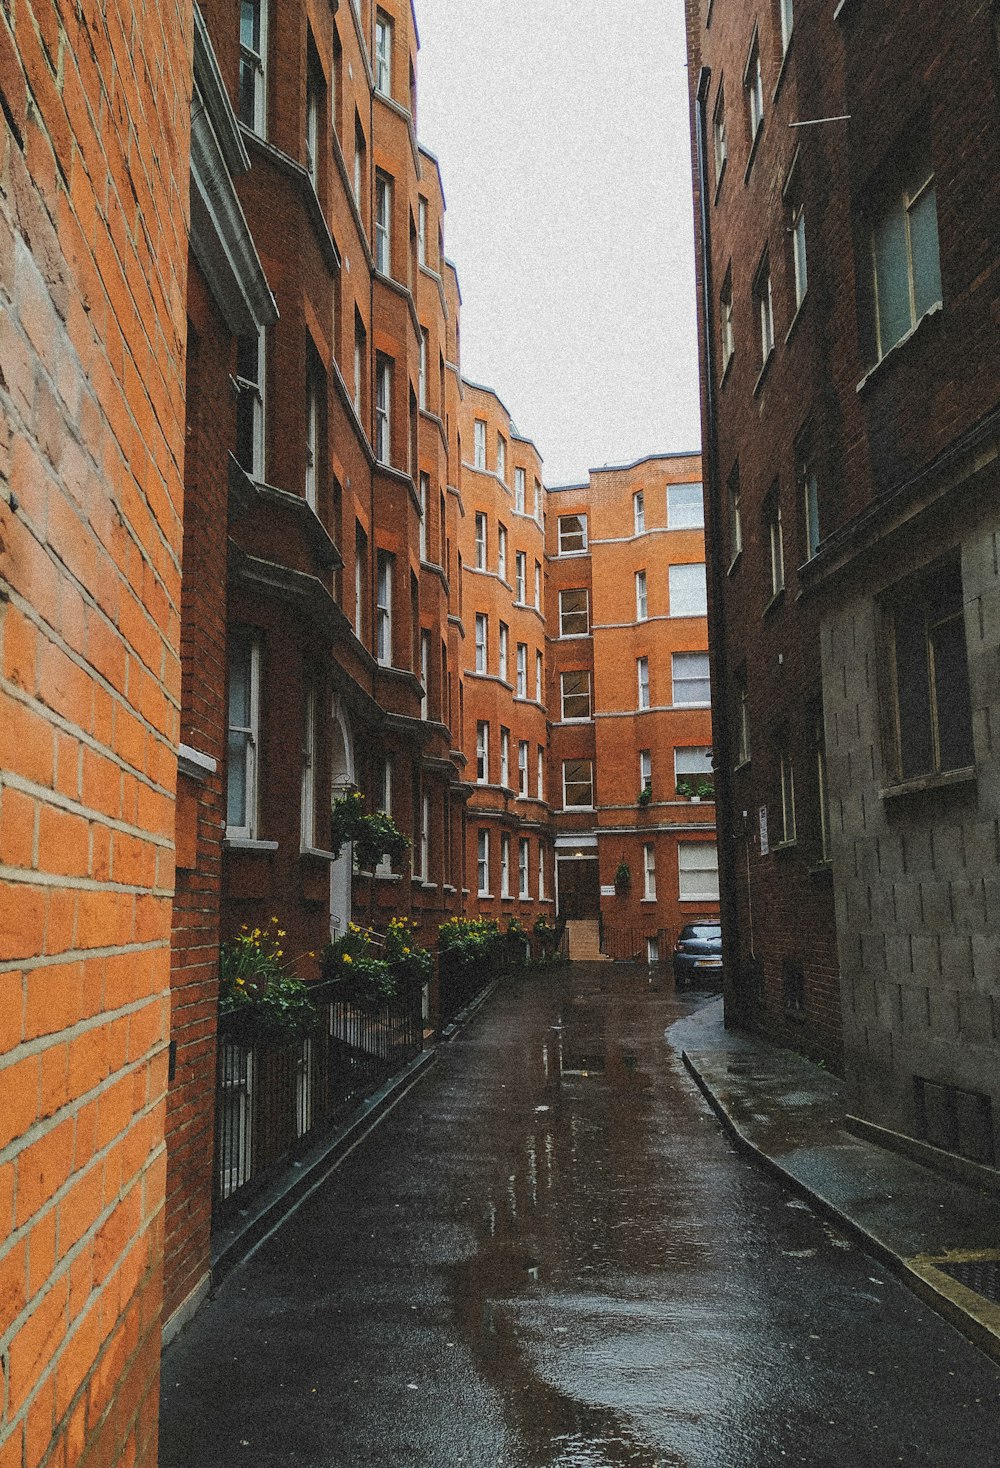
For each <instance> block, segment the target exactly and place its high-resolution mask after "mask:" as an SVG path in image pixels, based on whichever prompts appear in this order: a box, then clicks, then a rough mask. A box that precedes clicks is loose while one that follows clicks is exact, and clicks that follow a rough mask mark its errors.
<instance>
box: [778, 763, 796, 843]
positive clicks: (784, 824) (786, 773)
mask: <svg viewBox="0 0 1000 1468" xmlns="http://www.w3.org/2000/svg"><path fill="white" fill-rule="evenodd" d="M778 763H779V767H780V772H781V844H782V845H783V846H790V845H791V844H792V842H793V841H794V840H795V769H794V767H793V765H792V757H791V755H790V754H789V752H788V750H787V749H782V750H781V752H780V756H779V761H778Z"/></svg>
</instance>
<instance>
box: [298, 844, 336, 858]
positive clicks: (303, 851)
mask: <svg viewBox="0 0 1000 1468" xmlns="http://www.w3.org/2000/svg"><path fill="white" fill-rule="evenodd" d="M299 856H303V857H306V858H307V859H308V860H312V861H329V862H334V861H337V860H338V859H339V858H338V857H336V856H334V854H333V852H332V851H324V850H323V849H322V847H319V846H300V847H299Z"/></svg>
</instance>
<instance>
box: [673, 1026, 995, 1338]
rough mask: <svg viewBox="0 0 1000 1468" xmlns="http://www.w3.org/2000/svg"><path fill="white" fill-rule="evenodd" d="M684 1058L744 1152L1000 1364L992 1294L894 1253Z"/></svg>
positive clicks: (925, 1260)
mask: <svg viewBox="0 0 1000 1468" xmlns="http://www.w3.org/2000/svg"><path fill="white" fill-rule="evenodd" d="M681 1060H682V1061H683V1063H684V1067H685V1069H686V1070H687V1072H688V1074H689V1075H690V1076H691V1078H692V1080H693V1081H694V1083H695V1085H696V1086H697V1087H698V1090H699V1091H700V1092H701V1094H702V1095H703V1096H704V1098H705V1100H706V1101H707V1102H708V1104H709V1106H710V1107H711V1109H712V1111H713V1112H714V1113H715V1115H716V1116H717V1117H718V1119H719V1121H720V1122H721V1124H722V1128H723V1130H724V1131H725V1132H726V1133H727V1135H728V1136H729V1137H730V1138H731V1139H732V1141H733V1142H734V1143H735V1144H736V1147H737V1149H738V1150H739V1151H740V1152H742V1153H744V1154H745V1155H747V1156H749V1157H752V1158H754V1160H755V1161H756V1162H757V1163H759V1164H761V1165H762V1166H763V1167H764V1168H765V1170H766V1171H768V1172H770V1173H771V1174H772V1176H774V1177H776V1178H778V1179H779V1180H780V1181H781V1182H782V1183H783V1184H784V1186H785V1187H787V1188H789V1189H791V1191H792V1192H794V1193H797V1194H798V1195H799V1196H800V1197H801V1198H804V1199H806V1200H807V1201H808V1202H809V1204H810V1205H811V1206H812V1207H813V1208H814V1209H815V1211H816V1212H817V1213H819V1214H821V1215H823V1216H824V1217H826V1218H827V1219H829V1220H830V1221H831V1222H833V1223H836V1224H837V1226H838V1227H839V1228H841V1229H843V1231H844V1232H845V1233H847V1234H850V1235H851V1237H852V1238H853V1239H854V1240H855V1242H856V1243H858V1244H860V1245H861V1247H862V1248H863V1249H864V1250H865V1252H866V1253H867V1254H870V1255H872V1256H873V1257H874V1258H876V1259H878V1261H879V1262H880V1263H881V1264H883V1265H885V1267H886V1268H887V1269H889V1270H891V1272H892V1273H893V1274H894V1275H895V1276H896V1278H897V1279H898V1280H899V1281H900V1282H901V1283H902V1284H904V1285H905V1286H906V1288H907V1289H908V1290H910V1292H911V1293H912V1294H914V1295H916V1296H917V1298H918V1299H919V1300H922V1301H923V1303H924V1304H925V1305H929V1306H930V1308H931V1309H932V1310H933V1311H934V1312H935V1313H936V1314H937V1315H940V1316H941V1318H942V1319H943V1320H945V1321H947V1322H948V1324H949V1325H951V1326H953V1327H954V1329H955V1330H957V1331H958V1332H959V1333H960V1334H961V1335H963V1336H965V1338H966V1340H968V1341H970V1342H971V1343H972V1345H974V1346H977V1347H978V1348H979V1350H981V1351H982V1352H983V1353H984V1355H987V1356H989V1357H990V1359H991V1360H993V1361H994V1362H996V1363H997V1365H1000V1311H998V1310H997V1307H996V1306H995V1305H991V1304H990V1302H989V1301H988V1300H986V1299H984V1298H982V1297H981V1296H978V1295H976V1294H974V1292H973V1291H972V1290H968V1289H966V1288H965V1287H964V1286H963V1285H960V1284H959V1283H958V1281H957V1280H952V1279H950V1278H949V1277H948V1275H946V1274H943V1273H942V1272H941V1270H940V1269H937V1268H935V1265H934V1262H933V1261H932V1260H930V1259H928V1258H926V1257H920V1258H914V1259H906V1258H904V1257H903V1256H902V1255H901V1254H897V1253H895V1251H894V1250H893V1249H890V1248H889V1246H888V1244H885V1243H883V1242H882V1240H881V1239H880V1238H878V1237H877V1236H876V1235H875V1234H873V1233H870V1232H869V1231H868V1229H866V1228H865V1227H864V1226H863V1225H862V1224H860V1223H858V1222H857V1220H856V1219H854V1218H851V1216H850V1215H849V1214H847V1213H845V1212H844V1211H843V1210H842V1209H841V1208H838V1207H837V1205H836V1204H835V1203H831V1202H830V1200H829V1199H828V1198H824V1197H823V1195H822V1194H821V1193H817V1192H816V1191H815V1189H813V1188H811V1187H810V1186H809V1184H808V1183H804V1182H803V1181H802V1180H801V1179H800V1178H797V1177H796V1176H795V1175H794V1173H791V1172H789V1171H788V1170H787V1168H784V1167H782V1165H781V1163H780V1162H779V1161H778V1160H777V1159H776V1158H774V1157H771V1156H769V1155H768V1154H767V1153H766V1152H764V1151H762V1150H761V1149H760V1148H759V1147H758V1146H757V1145H756V1144H755V1143H754V1142H752V1141H751V1140H750V1138H749V1137H748V1136H747V1134H746V1133H745V1132H744V1131H743V1130H742V1129H741V1128H740V1126H739V1125H738V1124H737V1123H736V1122H735V1121H734V1120H733V1118H732V1116H731V1115H730V1114H729V1112H728V1111H727V1110H726V1107H725V1105H724V1104H723V1102H722V1101H720V1099H719V1097H718V1096H717V1095H716V1094H715V1092H714V1091H713V1090H712V1088H711V1087H710V1086H709V1084H708V1082H707V1081H706V1080H705V1078H704V1076H703V1075H702V1074H701V1072H700V1071H699V1070H698V1068H697V1066H696V1065H695V1063H694V1061H693V1060H692V1059H691V1056H690V1055H689V1054H688V1052H687V1051H686V1050H682V1051H681ZM873 1145H874V1144H873ZM941 1262H944V1261H941ZM939 1281H940V1282H939ZM980 1300H981V1301H982V1304H981V1305H980V1304H979V1301H980Z"/></svg>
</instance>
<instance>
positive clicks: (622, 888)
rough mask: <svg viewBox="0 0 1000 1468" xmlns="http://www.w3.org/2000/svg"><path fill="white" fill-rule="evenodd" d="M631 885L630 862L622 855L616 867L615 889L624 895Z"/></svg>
mask: <svg viewBox="0 0 1000 1468" xmlns="http://www.w3.org/2000/svg"><path fill="white" fill-rule="evenodd" d="M631 886H632V872H631V869H630V868H629V864H628V862H627V861H626V860H625V858H624V857H622V858H621V860H620V861H619V863H618V865H617V867H616V868H615V891H616V892H618V893H620V894H621V895H623V896H624V894H625V893H626V892H628V890H629V888H630V887H631Z"/></svg>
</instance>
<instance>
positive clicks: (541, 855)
mask: <svg viewBox="0 0 1000 1468" xmlns="http://www.w3.org/2000/svg"><path fill="white" fill-rule="evenodd" d="M538 900H539V902H543V901H544V900H545V848H544V847H543V846H542V843H541V842H539V843H538Z"/></svg>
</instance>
